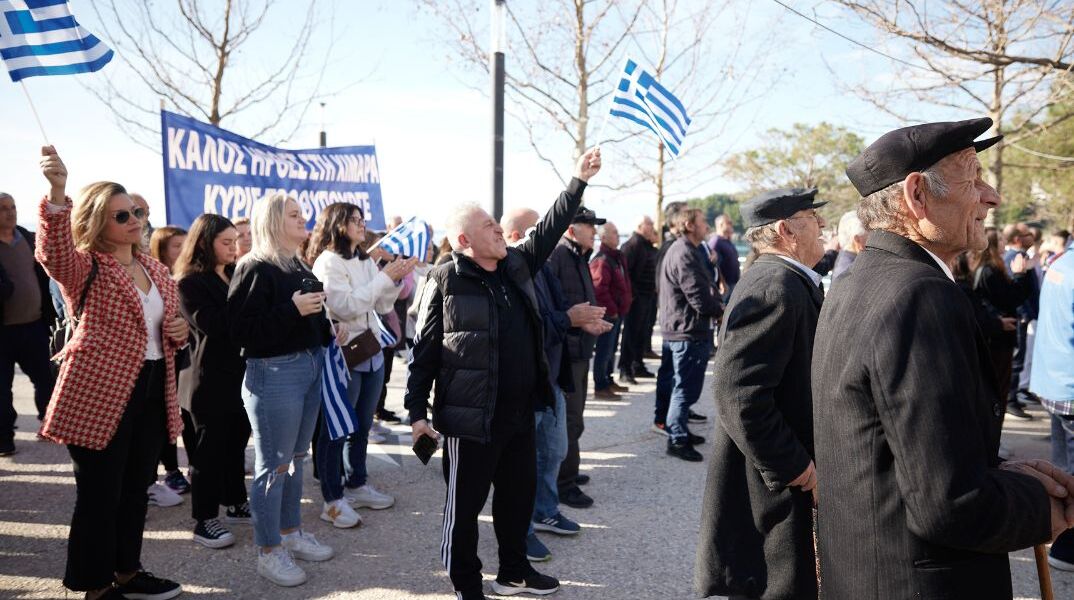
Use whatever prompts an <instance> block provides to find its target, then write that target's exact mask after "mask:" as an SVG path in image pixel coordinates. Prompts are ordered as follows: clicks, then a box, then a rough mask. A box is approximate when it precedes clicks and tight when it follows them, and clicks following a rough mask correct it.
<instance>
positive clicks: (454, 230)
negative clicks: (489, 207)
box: [445, 202, 485, 252]
mask: <svg viewBox="0 0 1074 600" xmlns="http://www.w3.org/2000/svg"><path fill="white" fill-rule="evenodd" d="M483 210H485V209H484V208H481V205H479V204H478V203H476V202H465V203H463V204H460V205H458V206H456V207H455V208H454V209H453V210H452V211H451V212H450V213H449V214H448V218H447V223H445V225H446V226H447V238H448V242H449V243H450V244H451V249H452V250H454V251H455V252H461V251H462V247H461V246H460V245H459V234H460V233H466V232H467V231H466V230H467V228H469V227H470V221H471V217H473V215H474V213H476V212H479V211H483Z"/></svg>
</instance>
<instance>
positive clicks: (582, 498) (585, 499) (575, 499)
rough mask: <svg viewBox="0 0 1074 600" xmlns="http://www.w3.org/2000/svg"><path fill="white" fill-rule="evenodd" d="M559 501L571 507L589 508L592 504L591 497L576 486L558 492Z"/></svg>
mask: <svg viewBox="0 0 1074 600" xmlns="http://www.w3.org/2000/svg"><path fill="white" fill-rule="evenodd" d="M559 501H560V503H562V504H566V505H567V506H569V507H571V508H589V507H590V506H593V499H592V498H590V497H589V496H587V495H586V493H585V492H583V491H582V490H581V489H579V488H578V487H577V486H575V487H572V488H570V489H568V490H561V491H560V492H559Z"/></svg>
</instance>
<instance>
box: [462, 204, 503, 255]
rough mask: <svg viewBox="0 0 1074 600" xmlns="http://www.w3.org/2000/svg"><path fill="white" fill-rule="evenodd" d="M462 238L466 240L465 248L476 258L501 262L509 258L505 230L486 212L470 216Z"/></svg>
mask: <svg viewBox="0 0 1074 600" xmlns="http://www.w3.org/2000/svg"><path fill="white" fill-rule="evenodd" d="M462 236H464V237H465V238H466V241H465V247H467V248H469V249H470V250H471V256H473V257H474V258H481V259H491V260H500V259H502V258H504V257H505V256H507V242H506V241H505V240H504V239H503V228H502V227H500V224H499V223H497V222H496V220H495V219H493V218H492V217H491V216H490V215H489V214H488V213H487V212H485V211H484V210H477V211H474V212H473V213H472V214H471V215H470V219H469V221H468V223H467V225H466V230H465V231H464V232H463V233H462Z"/></svg>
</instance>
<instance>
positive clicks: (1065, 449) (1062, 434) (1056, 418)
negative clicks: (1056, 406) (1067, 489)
mask: <svg viewBox="0 0 1074 600" xmlns="http://www.w3.org/2000/svg"><path fill="white" fill-rule="evenodd" d="M1052 463H1053V464H1054V465H1055V466H1057V467H1059V468H1060V469H1062V470H1063V471H1064V472H1067V473H1071V474H1074V415H1056V414H1053V415H1052Z"/></svg>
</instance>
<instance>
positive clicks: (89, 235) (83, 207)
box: [71, 181, 145, 254]
mask: <svg viewBox="0 0 1074 600" xmlns="http://www.w3.org/2000/svg"><path fill="white" fill-rule="evenodd" d="M126 193H127V189H126V188H124V187H123V186H122V185H120V184H118V183H115V182H112V181H98V182H97V183H91V184H89V185H87V186H86V187H84V188H82V191H80V192H79V194H78V201H77V202H75V206H74V209H73V210H72V211H71V237H72V238H73V240H74V244H75V248H77V249H79V250H82V251H83V252H88V251H90V250H96V251H98V252H112V251H113V250H115V248H113V247H112V245H111V244H109V243H108V242H106V241H104V238H103V237H102V235H101V234H102V233H103V232H104V228H105V226H106V225H107V224H108V219H109V218H110V217H111V214H110V212H109V210H108V201H109V200H111V199H112V197H113V196H116V195H118V194H126ZM142 227H145V222H143V223H142ZM140 251H141V248H140V247H139V246H138V244H131V252H133V253H135V254H137V253H138V252H140Z"/></svg>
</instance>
